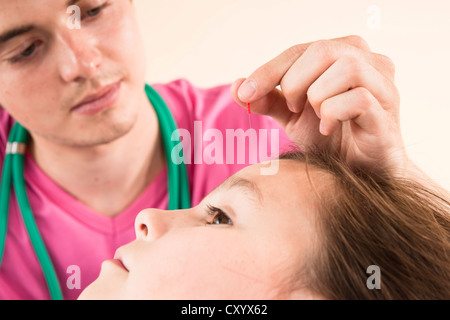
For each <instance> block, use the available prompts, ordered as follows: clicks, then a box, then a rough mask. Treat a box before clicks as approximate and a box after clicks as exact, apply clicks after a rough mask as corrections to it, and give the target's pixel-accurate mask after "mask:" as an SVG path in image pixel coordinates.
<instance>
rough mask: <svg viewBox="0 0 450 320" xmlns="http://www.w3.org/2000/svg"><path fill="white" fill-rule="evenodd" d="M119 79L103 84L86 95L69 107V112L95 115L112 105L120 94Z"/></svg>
mask: <svg viewBox="0 0 450 320" xmlns="http://www.w3.org/2000/svg"><path fill="white" fill-rule="evenodd" d="M121 85H122V83H121V81H118V82H115V83H113V84H110V85H106V86H103V87H102V88H100V89H99V90H97V91H96V92H94V93H92V94H89V95H87V96H86V97H85V98H84V99H83V100H82V101H81V102H80V103H79V104H77V105H76V106H74V107H73V108H72V109H71V112H74V113H77V114H82V115H95V114H97V113H99V112H101V111H103V110H105V109H107V108H109V107H111V106H112V105H114V104H115V103H116V102H117V100H118V99H119V96H120V89H121Z"/></svg>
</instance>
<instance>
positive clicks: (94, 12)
mask: <svg viewBox="0 0 450 320" xmlns="http://www.w3.org/2000/svg"><path fill="white" fill-rule="evenodd" d="M101 10H102V7H98V8H95V9H92V10H89V11H87V12H86V15H87V16H88V17H95V16H96V15H98V14H99V13H100V11H101Z"/></svg>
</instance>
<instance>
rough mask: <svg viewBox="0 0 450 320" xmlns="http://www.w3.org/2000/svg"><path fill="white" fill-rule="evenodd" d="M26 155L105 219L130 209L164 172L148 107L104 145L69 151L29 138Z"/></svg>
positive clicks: (157, 133) (152, 114)
mask: <svg viewBox="0 0 450 320" xmlns="http://www.w3.org/2000/svg"><path fill="white" fill-rule="evenodd" d="M147 101H148V100H147ZM30 149H31V155H32V157H33V158H34V159H35V161H36V163H37V164H38V165H39V167H40V168H41V169H42V170H43V171H44V172H45V173H46V174H47V175H48V176H49V177H50V178H52V179H53V180H54V181H55V182H56V183H57V184H58V185H60V186H61V187H62V188H63V189H64V190H66V191H67V192H68V193H70V194H71V195H72V196H73V197H74V198H76V199H78V200H79V201H81V202H82V203H84V204H85V205H86V206H87V207H89V208H91V209H92V210H94V211H96V212H98V213H100V214H102V215H105V216H109V217H114V216H116V215H118V214H120V213H121V212H123V211H124V210H125V209H126V208H127V207H128V206H129V205H131V204H132V203H133V202H134V201H135V200H136V199H137V198H138V197H139V196H140V195H141V194H142V192H143V191H144V190H145V189H146V188H147V187H148V186H149V185H150V183H151V182H152V181H153V180H154V179H155V178H156V176H157V175H158V173H160V172H161V170H162V169H163V168H164V166H165V155H164V149H163V145H162V140H161V135H160V131H159V124H158V119H157V115H156V113H155V111H154V109H153V108H152V107H151V106H150V105H149V103H148V102H146V103H145V104H144V103H143V105H142V107H141V109H140V114H139V115H138V117H137V121H136V123H135V125H134V127H133V128H132V129H131V131H130V132H129V133H127V134H126V135H125V136H123V137H121V138H120V139H117V140H116V141H114V142H112V143H110V144H108V145H103V146H96V147H93V148H86V149H82V148H70V147H65V146H60V145H56V144H53V143H51V142H49V141H47V140H44V139H42V138H39V137H33V141H32V143H31V145H30Z"/></svg>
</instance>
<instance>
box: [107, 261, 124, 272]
mask: <svg viewBox="0 0 450 320" xmlns="http://www.w3.org/2000/svg"><path fill="white" fill-rule="evenodd" d="M105 263H111V264H113V265H115V266H117V267H119V268H121V269H123V270H125V271H126V272H129V271H128V269H127V268H126V267H125V266H124V265H123V263H122V261H121V260H119V259H111V260H106V261H105Z"/></svg>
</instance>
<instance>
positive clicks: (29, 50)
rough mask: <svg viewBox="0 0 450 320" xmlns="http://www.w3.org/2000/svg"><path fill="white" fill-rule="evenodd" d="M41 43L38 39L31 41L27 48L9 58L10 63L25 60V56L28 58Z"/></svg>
mask: <svg viewBox="0 0 450 320" xmlns="http://www.w3.org/2000/svg"><path fill="white" fill-rule="evenodd" d="M41 44H42V42H40V41H35V42H33V43H32V44H31V45H30V46H29V47H28V48H26V49H25V50H24V51H22V52H21V53H20V54H18V55H17V56H15V57H12V58H11V59H9V62H10V63H16V62H20V61H22V60H25V59H27V58H30V57H31V56H32V55H33V54H34V53H35V52H36V50H37V48H38V47H39V46H40V45H41Z"/></svg>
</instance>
